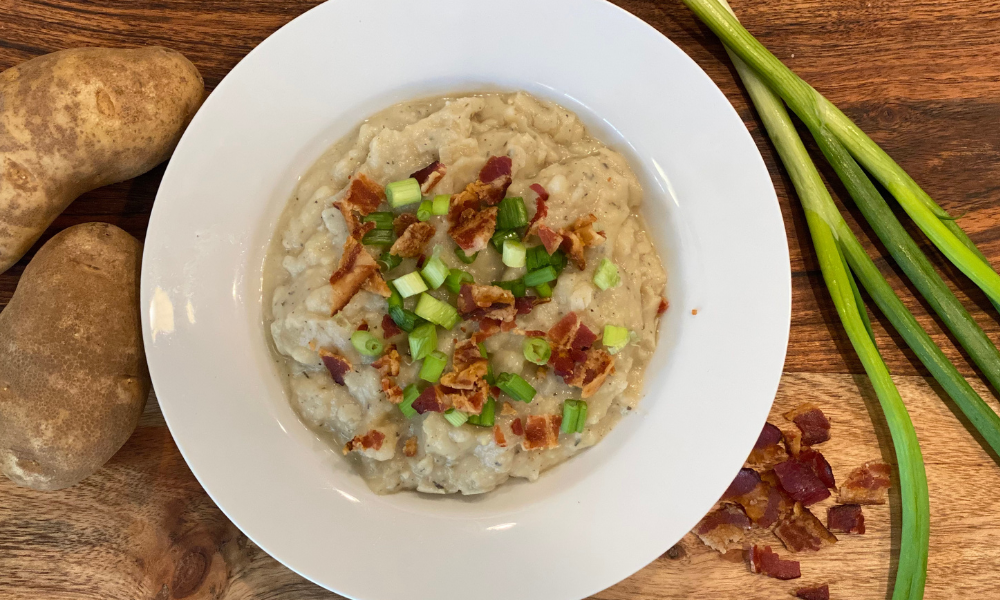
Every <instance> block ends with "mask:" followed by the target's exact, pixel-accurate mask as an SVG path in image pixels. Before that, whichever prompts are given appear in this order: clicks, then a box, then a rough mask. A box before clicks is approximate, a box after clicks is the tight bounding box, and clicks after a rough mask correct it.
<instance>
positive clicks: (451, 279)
mask: <svg viewBox="0 0 1000 600" xmlns="http://www.w3.org/2000/svg"><path fill="white" fill-rule="evenodd" d="M475 281H476V280H475V279H474V278H473V277H472V273H469V272H467V271H463V270H462V269H450V270H449V271H448V277H447V278H445V280H444V286H445V287H446V288H448V291H449V292H451V293H452V294H458V293H461V291H462V284H465V283H475Z"/></svg>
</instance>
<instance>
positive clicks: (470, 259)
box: [455, 246, 479, 265]
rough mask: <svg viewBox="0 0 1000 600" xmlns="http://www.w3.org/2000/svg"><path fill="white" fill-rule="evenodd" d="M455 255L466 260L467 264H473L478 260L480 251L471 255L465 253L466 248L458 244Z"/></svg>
mask: <svg viewBox="0 0 1000 600" xmlns="http://www.w3.org/2000/svg"><path fill="white" fill-rule="evenodd" d="M455 256H457V257H458V260H460V261H462V262H464V263H465V264H467V265H471V264H472V263H474V262H476V257H477V256H479V253H478V252H476V253H475V254H473V255H472V256H469V255H468V254H466V253H465V250H462V249H461V248H459V247H458V246H456V247H455Z"/></svg>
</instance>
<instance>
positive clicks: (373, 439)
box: [344, 429, 385, 454]
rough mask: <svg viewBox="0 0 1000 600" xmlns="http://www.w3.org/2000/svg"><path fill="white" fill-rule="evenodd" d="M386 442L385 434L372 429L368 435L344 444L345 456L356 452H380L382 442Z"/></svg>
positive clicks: (355, 437)
mask: <svg viewBox="0 0 1000 600" xmlns="http://www.w3.org/2000/svg"><path fill="white" fill-rule="evenodd" d="M384 441H385V434H384V433H382V432H381V431H379V430H378V429H372V430H371V431H369V432H368V433H366V434H364V435H363V436H361V435H356V436H354V439H352V440H351V441H349V442H347V443H346V444H344V454H347V453H349V452H352V451H354V450H376V451H377V450H379V449H381V448H382V442H384Z"/></svg>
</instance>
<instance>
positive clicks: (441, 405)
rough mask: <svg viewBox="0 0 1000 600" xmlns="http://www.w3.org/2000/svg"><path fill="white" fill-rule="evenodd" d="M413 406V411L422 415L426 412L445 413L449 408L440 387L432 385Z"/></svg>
mask: <svg viewBox="0 0 1000 600" xmlns="http://www.w3.org/2000/svg"><path fill="white" fill-rule="evenodd" d="M412 406H413V410H415V411H417V413H419V414H421V415H422V414H424V413H425V412H444V411H445V410H446V409H447V408H448V405H447V404H446V398H445V395H444V392H443V391H442V390H441V386H439V385H432V386H430V387H429V388H427V389H425V390H424V391H423V392H421V393H420V395H419V396H417V399H416V400H414V401H413V405H412Z"/></svg>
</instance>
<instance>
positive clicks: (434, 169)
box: [410, 161, 448, 194]
mask: <svg viewBox="0 0 1000 600" xmlns="http://www.w3.org/2000/svg"><path fill="white" fill-rule="evenodd" d="M447 170H448V169H447V167H445V166H444V165H443V164H441V163H440V162H438V161H434V162H432V163H431V164H429V165H427V166H426V167H424V168H423V169H420V170H419V171H417V172H416V173H412V174H410V177H412V178H414V179H416V180H417V183H419V184H420V192H421V193H422V194H427V193H429V192H430V191H431V190H432V189H434V186H436V185H437V184H438V182H439V181H441V179H442V178H443V177H444V174H445V171H447Z"/></svg>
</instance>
